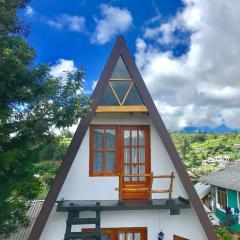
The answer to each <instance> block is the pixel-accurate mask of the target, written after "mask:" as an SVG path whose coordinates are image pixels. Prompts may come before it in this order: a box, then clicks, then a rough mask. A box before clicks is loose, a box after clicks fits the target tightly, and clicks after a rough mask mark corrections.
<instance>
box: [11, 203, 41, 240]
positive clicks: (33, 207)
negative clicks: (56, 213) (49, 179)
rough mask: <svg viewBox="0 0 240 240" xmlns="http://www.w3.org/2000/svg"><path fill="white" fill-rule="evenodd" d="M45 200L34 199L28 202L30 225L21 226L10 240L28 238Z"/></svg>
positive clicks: (24, 239)
mask: <svg viewBox="0 0 240 240" xmlns="http://www.w3.org/2000/svg"><path fill="white" fill-rule="evenodd" d="M43 202H44V201H43V200H34V201H30V202H28V212H27V216H28V218H29V226H28V227H26V228H20V229H19V230H18V231H17V232H16V233H15V234H14V235H12V236H11V237H10V238H9V239H8V240H26V239H28V236H29V234H30V232H31V230H32V227H33V224H34V223H35V221H36V218H37V216H38V214H39V212H40V210H41V208H42V205H43Z"/></svg>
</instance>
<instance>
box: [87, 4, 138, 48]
mask: <svg viewBox="0 0 240 240" xmlns="http://www.w3.org/2000/svg"><path fill="white" fill-rule="evenodd" d="M100 10H101V15H102V19H97V18H95V21H96V24H97V25H96V29H95V31H94V33H93V35H92V39H91V41H92V43H96V44H104V43H106V42H108V41H110V40H111V38H112V37H113V36H114V35H115V34H119V33H123V32H126V31H127V30H128V29H129V28H130V26H131V25H132V21H133V18H132V15H131V13H130V12H129V11H128V10H127V9H126V8H122V9H121V8H119V7H113V6H110V5H107V4H101V5H100Z"/></svg>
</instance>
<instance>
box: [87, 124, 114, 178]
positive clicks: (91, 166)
mask: <svg viewBox="0 0 240 240" xmlns="http://www.w3.org/2000/svg"><path fill="white" fill-rule="evenodd" d="M94 129H103V130H104V135H105V131H106V129H115V144H116V147H115V150H113V149H111V150H109V149H107V148H105V144H106V143H105V136H104V148H103V149H102V150H97V151H98V152H99V151H100V152H101V151H102V152H103V153H104V165H105V163H106V152H108V151H115V161H116V162H115V166H116V169H115V172H106V171H102V172H94V151H95V149H94ZM118 131H119V130H118V128H117V126H116V125H91V126H90V139H89V143H90V147H89V156H90V159H89V160H90V161H89V176H91V177H97V176H117V174H118V172H119V170H118V165H119V164H118V157H117V155H118V147H117V146H118V141H119V140H118V138H117V135H118Z"/></svg>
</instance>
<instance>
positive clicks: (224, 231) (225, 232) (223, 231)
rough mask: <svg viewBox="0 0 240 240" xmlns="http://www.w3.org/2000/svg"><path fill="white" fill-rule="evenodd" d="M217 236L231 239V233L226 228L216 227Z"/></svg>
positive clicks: (220, 238)
mask: <svg viewBox="0 0 240 240" xmlns="http://www.w3.org/2000/svg"><path fill="white" fill-rule="evenodd" d="M216 233H217V237H218V239H219V240H231V239H233V238H232V234H231V233H230V232H229V231H228V229H227V228H222V227H217V228H216Z"/></svg>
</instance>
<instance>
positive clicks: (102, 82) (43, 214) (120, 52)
mask: <svg viewBox="0 0 240 240" xmlns="http://www.w3.org/2000/svg"><path fill="white" fill-rule="evenodd" d="M120 56H121V57H122V59H123V60H124V62H125V64H126V66H127V68H128V71H129V73H130V75H131V77H132V79H133V80H134V82H135V84H136V87H137V90H138V92H139V94H140V96H141V98H142V100H143V102H144V104H145V105H146V107H147V109H148V112H149V115H150V118H151V120H152V122H153V124H154V126H155V128H156V130H157V132H158V134H159V136H160V138H161V140H162V142H163V144H164V146H165V148H166V150H167V152H168V154H169V156H170V158H171V160H172V163H173V165H174V167H175V169H176V171H177V173H178V175H179V178H180V180H181V182H182V184H183V186H184V188H185V191H186V192H187V194H188V197H189V200H190V202H191V204H192V206H193V208H194V210H195V212H196V214H197V216H198V218H199V220H200V223H201V225H202V227H203V229H204V231H205V233H206V236H207V237H208V239H209V240H217V238H216V235H215V233H214V230H213V227H212V225H211V223H210V221H209V219H208V217H207V215H206V212H205V210H204V208H203V206H202V203H201V201H200V199H199V197H198V195H197V193H196V191H195V189H194V187H193V185H192V183H191V180H190V178H189V176H188V174H187V172H186V170H185V167H184V166H183V163H182V161H181V159H180V157H179V155H178V153H177V150H176V148H175V147H174V144H173V142H172V140H171V137H170V135H169V133H168V131H167V129H166V127H165V125H164V123H163V121H162V119H161V117H160V115H159V113H158V110H157V108H156V106H155V104H154V102H153V100H152V97H151V95H150V93H149V91H148V89H147V87H146V85H145V83H144V81H143V79H142V76H141V74H140V72H139V70H138V68H137V66H136V64H135V61H134V59H133V58H132V56H131V54H130V51H129V50H128V48H127V46H126V43H125V40H124V38H123V37H122V36H119V37H118V38H117V40H116V42H115V45H114V47H113V50H112V52H111V54H110V56H109V58H108V61H107V63H106V65H105V67H104V69H103V72H102V74H101V76H100V79H99V81H98V83H97V85H96V87H95V89H94V91H93V94H92V105H91V111H89V113H88V114H87V115H86V116H85V117H84V118H83V119H81V121H80V123H79V125H78V128H77V130H76V132H75V134H74V136H73V139H72V141H71V144H70V146H69V148H68V151H67V153H66V155H65V157H64V159H63V162H62V164H61V166H60V167H59V170H58V172H57V175H56V178H55V180H54V182H53V184H52V187H51V188H50V191H49V193H48V195H47V198H46V200H45V202H44V204H43V206H42V209H41V211H40V213H39V216H38V218H37V220H36V222H35V224H34V227H33V229H32V231H31V234H30V236H29V240H38V239H39V238H40V236H41V233H42V231H43V229H44V226H45V224H46V222H47V220H48V217H49V215H50V213H51V210H52V208H53V206H54V203H55V201H56V199H57V197H58V195H59V192H60V190H61V188H62V186H63V184H64V181H65V179H66V177H67V175H68V172H69V170H70V168H71V166H72V163H73V161H74V159H75V156H76V154H77V152H78V149H79V147H80V145H81V143H82V141H83V138H84V136H85V134H86V132H87V129H88V125H89V124H90V121H91V119H92V117H93V116H94V114H95V112H96V108H97V106H98V104H99V102H100V100H101V97H102V96H103V93H104V91H105V89H106V87H107V84H108V80H109V79H110V77H111V76H112V73H113V71H114V68H115V66H116V64H117V61H118V59H119V57H120Z"/></svg>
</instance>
